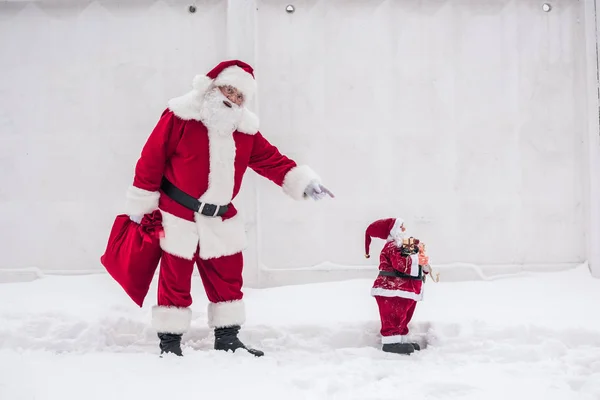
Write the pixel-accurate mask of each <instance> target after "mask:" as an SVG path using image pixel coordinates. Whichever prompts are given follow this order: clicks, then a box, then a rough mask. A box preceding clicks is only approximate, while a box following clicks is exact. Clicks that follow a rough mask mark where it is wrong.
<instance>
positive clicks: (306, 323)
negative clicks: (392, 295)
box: [0, 267, 600, 400]
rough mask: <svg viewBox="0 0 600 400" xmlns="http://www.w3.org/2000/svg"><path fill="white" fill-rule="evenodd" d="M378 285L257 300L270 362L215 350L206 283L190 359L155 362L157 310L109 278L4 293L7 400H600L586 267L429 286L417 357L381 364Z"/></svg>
mask: <svg viewBox="0 0 600 400" xmlns="http://www.w3.org/2000/svg"><path fill="white" fill-rule="evenodd" d="M371 282H372V281H371V280H364V279H361V280H352V281H345V282H331V283H322V284H311V285H299V286H291V287H279V288H273V289H264V290H247V292H246V296H245V297H246V300H247V303H248V306H247V309H248V324H247V325H246V326H245V327H244V329H243V330H242V335H241V337H242V340H243V341H245V342H247V343H248V344H249V345H252V346H254V347H257V348H260V349H263V350H264V351H265V352H266V356H265V357H262V358H258V359H257V358H254V357H252V356H250V355H249V354H246V353H240V352H238V353H235V354H231V353H229V354H226V353H222V352H217V351H214V350H212V344H213V336H212V332H211V331H210V330H209V329H208V327H207V326H206V304H207V302H206V298H205V296H204V294H203V292H202V286H201V284H200V281H199V280H196V279H195V280H194V282H193V287H194V292H193V295H194V304H193V307H192V309H193V321H192V327H191V330H190V332H188V333H187V334H186V335H185V336H184V353H185V355H186V356H185V357H184V358H177V357H170V356H169V357H164V358H159V357H158V356H157V355H158V346H157V338H156V334H155V332H154V331H152V329H151V328H150V324H149V321H150V307H151V305H152V303H153V301H152V300H153V299H151V298H149V299H148V300H147V304H146V305H145V306H144V307H143V308H142V309H139V308H137V307H136V306H135V305H133V304H132V302H131V301H130V300H129V299H128V298H127V297H126V296H125V295H124V294H123V293H122V291H121V290H120V288H119V287H118V286H117V285H116V284H114V282H112V281H111V280H110V278H109V277H107V276H80V277H45V278H43V279H40V280H36V281H32V282H28V283H10V284H4V285H1V286H0V289H1V290H0V394H2V396H0V398H2V399H4V398H7V399H9V398H10V399H32V398H36V399H48V400H53V399H61V400H71V399H78V400H79V399H81V398H86V399H106V398H112V399H127V400H130V399H132V398H140V399H142V398H143V399H144V400H154V399H164V398H165V397H168V398H178V397H181V396H186V397H188V396H190V395H192V396H202V397H204V398H211V397H216V396H219V398H224V397H229V396H236V397H242V398H251V399H254V398H257V399H259V398H260V399H261V400H262V399H281V398H282V397H284V398H286V399H363V400H364V399H378V400H385V399H398V398H411V399H503V400H504V399H506V398H514V399H531V398H535V399H537V398H540V399H541V398H543V399H549V400H570V399H578V400H579V399H582V400H592V399H593V400H597V399H599V398H600V320H599V319H598V318H596V317H594V312H595V311H596V310H595V308H597V307H598V305H600V290H599V289H600V281H599V280H597V279H593V278H591V277H590V276H589V273H588V272H587V270H586V269H585V268H584V267H581V268H578V269H575V270H571V271H564V272H558V273H547V274H527V275H519V276H514V277H505V278H504V279H501V280H496V281H477V282H456V283H447V282H446V283H438V284H435V283H432V282H428V283H427V284H426V294H425V300H424V301H423V302H422V303H420V304H419V305H418V306H417V311H416V313H415V317H414V320H413V322H412V323H411V325H410V328H411V335H412V336H413V338H414V339H415V340H416V341H419V342H420V343H421V344H422V346H423V348H424V349H423V350H422V351H421V352H418V353H415V354H413V355H412V356H410V357H403V356H397V355H392V354H386V353H383V352H381V350H380V337H379V333H378V330H379V321H378V314H377V307H376V304H375V301H374V300H373V299H372V298H371V297H370V296H369V288H370V285H371ZM151 290H152V292H151V293H154V292H153V291H154V290H155V286H153V288H152V289H151Z"/></svg>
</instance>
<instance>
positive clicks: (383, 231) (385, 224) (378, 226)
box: [365, 218, 404, 258]
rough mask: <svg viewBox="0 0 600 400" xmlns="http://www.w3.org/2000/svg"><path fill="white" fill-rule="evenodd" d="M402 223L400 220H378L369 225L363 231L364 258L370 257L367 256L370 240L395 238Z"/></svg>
mask: <svg viewBox="0 0 600 400" xmlns="http://www.w3.org/2000/svg"><path fill="white" fill-rule="evenodd" d="M403 223H404V221H403V220H402V218H385V219H378V220H377V221H375V222H373V223H371V225H369V226H368V227H367V230H366V231H365V257H366V258H369V257H371V256H370V255H369V246H370V245H371V238H379V239H384V240H388V239H390V238H391V237H393V236H395V235H396V233H398V231H400V228H401V227H402V224H403Z"/></svg>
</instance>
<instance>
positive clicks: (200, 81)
mask: <svg viewBox="0 0 600 400" xmlns="http://www.w3.org/2000/svg"><path fill="white" fill-rule="evenodd" d="M211 83H212V79H210V78H209V77H208V76H206V75H196V76H195V77H194V80H193V81H192V88H193V89H194V90H197V91H199V92H204V91H206V89H208V87H209V86H210V84H211Z"/></svg>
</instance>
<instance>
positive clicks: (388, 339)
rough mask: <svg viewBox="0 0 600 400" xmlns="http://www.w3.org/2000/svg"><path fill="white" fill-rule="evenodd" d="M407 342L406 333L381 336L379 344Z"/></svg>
mask: <svg viewBox="0 0 600 400" xmlns="http://www.w3.org/2000/svg"><path fill="white" fill-rule="evenodd" d="M393 343H408V335H392V336H382V337H381V344H393Z"/></svg>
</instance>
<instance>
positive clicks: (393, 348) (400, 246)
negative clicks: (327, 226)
mask: <svg viewBox="0 0 600 400" xmlns="http://www.w3.org/2000/svg"><path fill="white" fill-rule="evenodd" d="M373 237H375V238H379V239H384V240H386V241H387V243H386V244H385V245H384V246H383V249H382V250H381V254H380V256H379V275H378V276H377V278H376V279H375V282H374V283H373V287H372V289H371V295H372V296H374V297H375V300H376V301H377V306H378V307H379V316H380V319H381V336H382V338H381V343H382V345H383V346H382V350H383V351H385V352H389V353H398V354H411V353H413V352H414V351H415V350H420V349H421V348H420V346H419V344H418V343H415V342H410V341H409V340H408V336H407V335H408V323H409V322H410V320H411V319H412V316H413V313H414V311H415V306H416V304H417V301H420V300H422V298H423V282H424V280H425V276H426V275H427V274H429V273H430V272H431V268H430V266H429V257H428V256H427V255H426V254H425V247H424V246H423V244H422V243H421V242H420V241H419V240H418V239H415V238H413V237H410V236H409V235H408V234H407V232H406V228H405V227H404V221H403V220H402V219H400V218H387V219H380V220H377V221H375V222H373V223H372V224H370V225H369V227H368V228H367V230H366V232H365V257H366V258H369V257H370V255H369V246H370V244H371V238H373Z"/></svg>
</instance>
